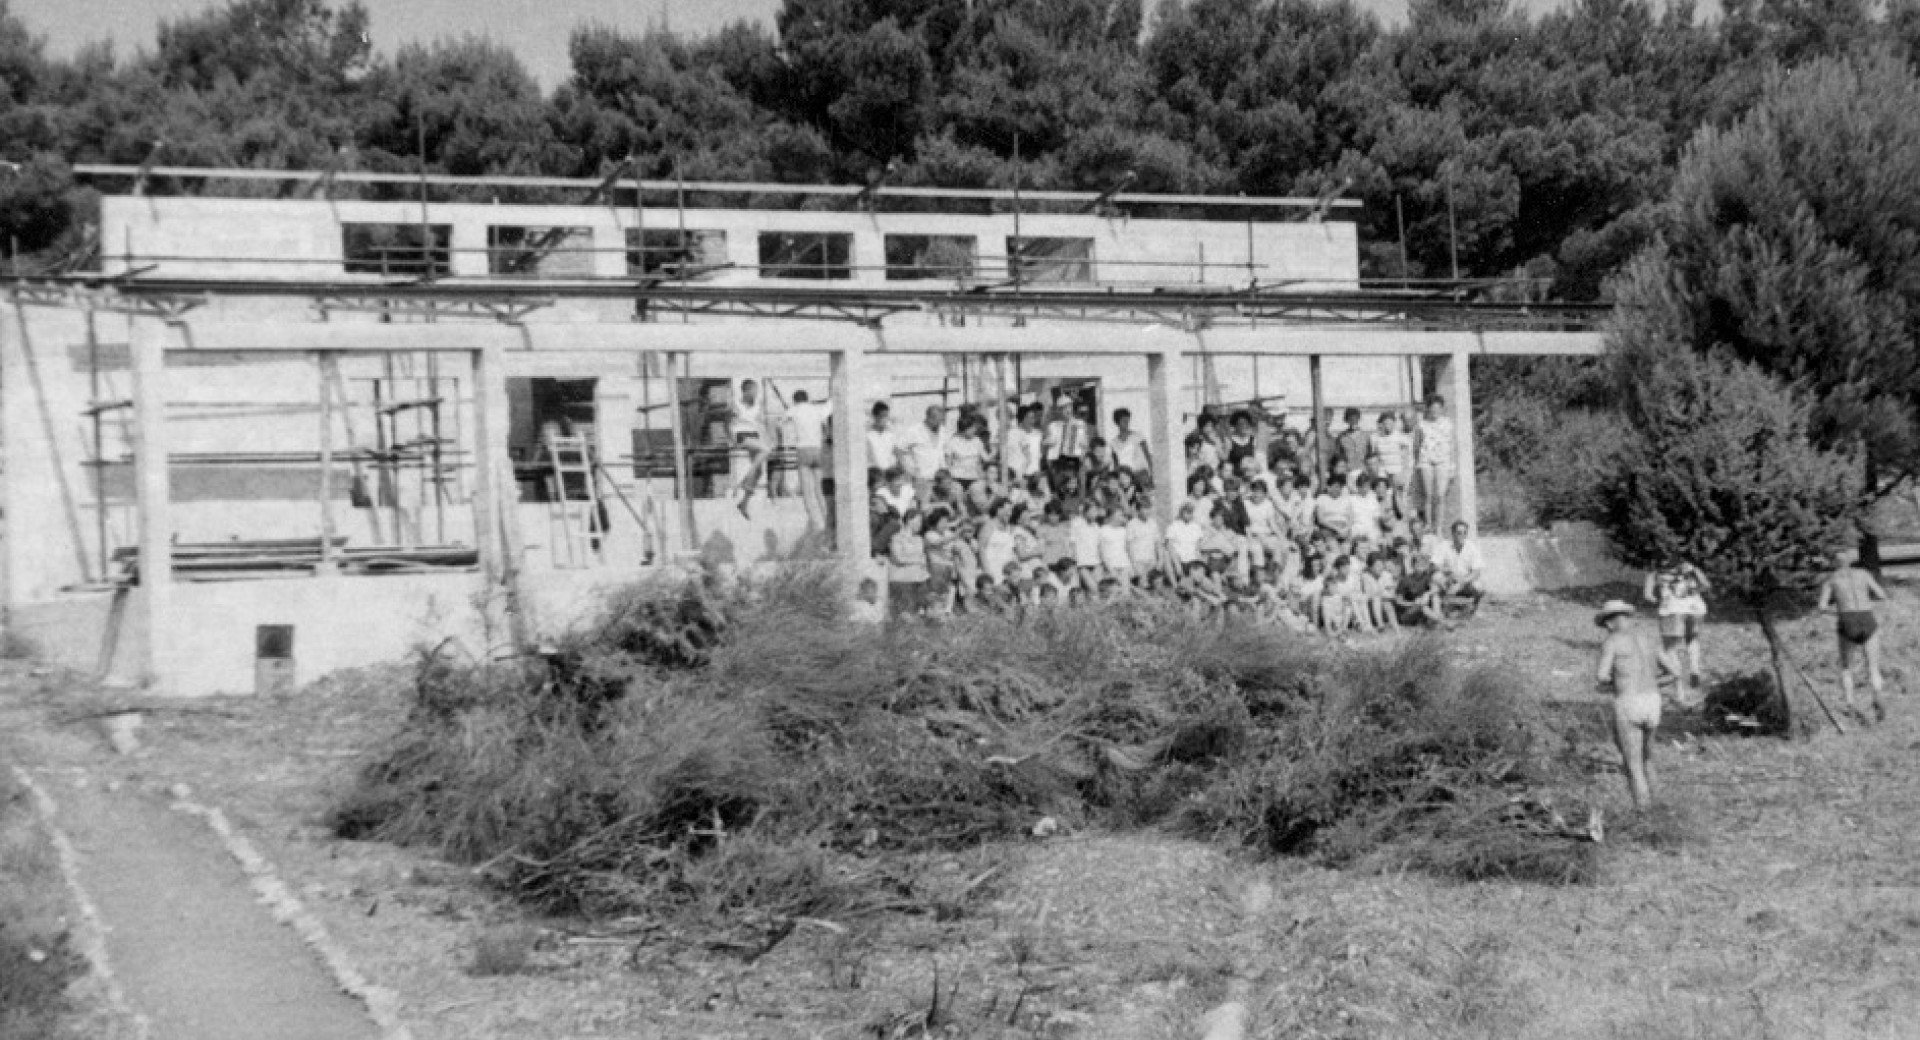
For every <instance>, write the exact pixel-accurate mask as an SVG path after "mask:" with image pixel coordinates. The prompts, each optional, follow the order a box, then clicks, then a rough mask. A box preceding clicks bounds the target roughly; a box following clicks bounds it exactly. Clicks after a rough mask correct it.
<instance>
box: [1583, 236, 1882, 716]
mask: <svg viewBox="0 0 1920 1040" xmlns="http://www.w3.org/2000/svg"><path fill="white" fill-rule="evenodd" d="M1619 293H1620V304H1621V305H1620V309H1619V312H1618V315H1617V317H1616V319H1615V323H1614V328H1613V332H1612V345H1613V355H1612V358H1611V360H1612V362H1613V370H1614V373H1615V376H1616V383H1617V387H1618V391H1619V402H1620V407H1621V409H1622V411H1623V413H1624V415H1625V418H1626V420H1627V422H1626V424H1625V429H1626V430H1627V431H1629V433H1628V437H1627V443H1626V445H1624V448H1623V451H1622V453H1621V456H1620V463H1619V469H1618V472H1617V474H1616V475H1615V477H1614V479H1613V480H1611V481H1609V482H1608V483H1607V485H1606V486H1605V489H1604V491H1603V496H1604V498H1605V520H1604V524H1605V526H1606V527H1607V528H1608V530H1609V533H1610V534H1612V536H1613V538H1614V540H1615V542H1616V543H1617V544H1618V546H1619V547H1620V550H1621V554H1622V556H1623V557H1624V558H1625V560H1626V562H1628V563H1629V564H1633V565H1636V566H1641V567H1649V568H1651V567H1655V566H1660V565H1662V564H1664V563H1665V562H1666V561H1668V560H1673V559H1682V560H1686V561H1688V562H1691V563H1693V564H1694V565H1695V566H1697V567H1699V568H1700V569H1701V570H1703V571H1705V572H1706V574H1707V577H1708V578H1709V579H1710V580H1711V581H1712V582H1713V585H1714V589H1715V596H1716V601H1717V602H1720V603H1722V604H1729V605H1732V606H1734V607H1735V608H1736V609H1738V610H1741V611H1743V612H1745V613H1746V614H1748V615H1749V616H1750V617H1751V618H1752V619H1753V620H1754V621H1756V622H1757V623H1758V624H1759V626H1760V630H1761V633H1762V634H1763V635H1764V636H1765V637H1766V640H1767V647H1768V650H1769V652H1770V654H1771V663H1772V666H1773V672H1774V680H1775V686H1776V690H1777V704H1778V706H1779V709H1780V711H1781V713H1782V714H1783V715H1784V717H1785V718H1786V719H1787V720H1788V721H1789V724H1790V730H1789V731H1790V732H1795V731H1798V732H1804V731H1805V730H1806V729H1807V728H1808V726H1809V724H1810V723H1811V721H1812V720H1813V719H1814V718H1815V716H1814V715H1813V714H1812V713H1811V712H1810V711H1808V710H1807V706H1806V705H1804V704H1803V703H1800V701H1799V699H1798V697H1797V696H1796V695H1795V693H1794V687H1792V686H1791V685H1789V684H1788V683H1787V682H1786V679H1785V673H1784V669H1783V668H1782V663H1783V661H1784V651H1783V649H1782V648H1781V645H1780V637H1779V632H1778V630H1777V628H1776V625H1775V620H1776V618H1777V617H1778V616H1779V614H1780V613H1781V612H1782V611H1783V610H1787V609H1790V608H1791V607H1792V606H1794V605H1795V604H1796V603H1797V602H1803V601H1804V598H1805V596H1806V594H1807V593H1808V592H1809V591H1811V589H1812V588H1813V587H1814V586H1815V585H1816V584H1817V583H1818V582H1819V580H1820V578H1821V576H1822V575H1823V574H1824V573H1825V572H1826V571H1827V569H1828V568H1829V566H1830V562H1829V561H1830V560H1831V554H1832V552H1833V551H1834V550H1835V549H1836V548H1838V547H1839V546H1840V545H1841V544H1842V543H1843V542H1844V541H1845V539H1846V538H1847V536H1848V534H1849V532H1850V531H1851V529H1852V527H1853V525H1854V524H1856V523H1857V521H1858V519H1859V516H1860V513H1861V511H1862V509H1863V503H1862V496H1861V479H1862V465H1861V459H1860V453H1859V452H1858V451H1857V450H1856V449H1855V448H1853V446H1851V445H1849V444H1845V443H1843V444H1841V445H1838V446H1836V447H1830V448H1829V447H1822V446H1820V445H1819V444H1818V443H1816V440H1815V438H1814V435H1813V425H1814V418H1813V416H1814V408H1813V406H1812V405H1811V404H1810V403H1809V401H1807V400H1806V399H1805V398H1804V397H1803V396H1802V395H1801V394H1799V393H1796V392H1795V391H1794V390H1793V389H1792V388H1791V387H1789V386H1788V385H1786V384H1785V383H1784V382H1782V381H1781V380H1780V379H1779V378H1777V377H1776V376H1773V375H1771V374H1769V373H1768V372H1766V371H1764V370H1763V369H1762V368H1761V367H1759V366H1758V365H1755V364H1752V363H1749V362H1745V361H1741V360H1739V359H1737V358H1735V357H1733V356H1731V354H1729V353H1728V352H1727V351H1725V350H1722V349H1706V350H1703V349H1701V346H1702V345H1701V344H1699V343H1698V342H1697V341H1696V340H1695V339H1694V338H1693V333H1694V330H1693V329H1692V328H1691V327H1690V325H1691V322H1690V312H1689V299H1688V290H1687V288H1686V286H1685V284H1684V275H1683V274H1682V273H1681V272H1680V271H1679V270H1677V268H1676V267H1675V265H1674V262H1673V259H1672V256H1671V255H1670V254H1669V253H1668V252H1667V251H1666V250H1664V249H1662V248H1655V249H1652V250H1649V251H1648V252H1646V253H1644V254H1642V255H1641V256H1640V257H1638V258H1636V259H1635V260H1634V262H1633V263H1632V264H1631V265H1630V266H1629V269H1628V271H1627V273H1626V274H1625V275H1624V276H1623V277H1622V278H1621V280H1620V283H1619Z"/></svg>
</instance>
